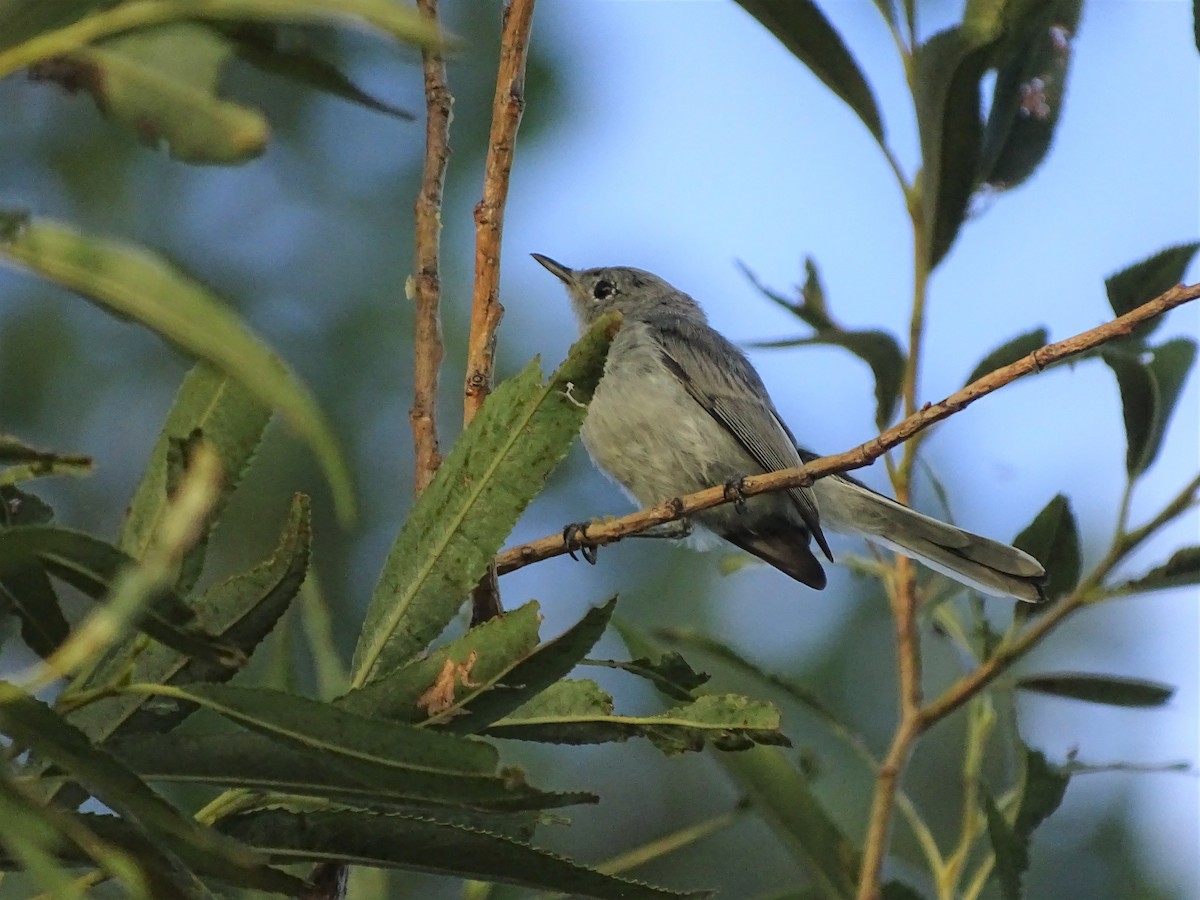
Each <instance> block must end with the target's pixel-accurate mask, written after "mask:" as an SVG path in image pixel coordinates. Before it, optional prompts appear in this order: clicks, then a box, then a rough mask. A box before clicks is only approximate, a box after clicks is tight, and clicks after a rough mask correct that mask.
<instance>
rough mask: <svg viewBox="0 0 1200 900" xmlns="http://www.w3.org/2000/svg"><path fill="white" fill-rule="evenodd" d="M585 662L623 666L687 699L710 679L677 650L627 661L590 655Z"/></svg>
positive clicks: (674, 696) (675, 697)
mask: <svg viewBox="0 0 1200 900" xmlns="http://www.w3.org/2000/svg"><path fill="white" fill-rule="evenodd" d="M584 664H585V665H589V666H606V667H607V668H610V669H621V670H622V671H625V672H628V673H629V674H630V675H636V676H638V677H639V678H645V679H646V680H647V681H649V682H650V683H651V684H653V685H654V686H655V687H656V688H658V689H659V690H660V691H661V692H662V693H663V694H665V695H666V696H668V697H670V698H671V699H672V700H682V701H684V702H685V703H686V702H690V701H692V700H695V699H696V698H695V697H694V696H693V695H692V691H694V690H696V689H697V688H699V687H701V686H702V685H704V684H706V683H707V682H708V680H709V676H708V675H707V674H706V673H704V672H697V671H696V670H695V669H693V668H692V667H691V665H690V664H689V663H688V661H687V660H686V659H684V658H683V657H682V656H680V655H679V654H678V653H676V652H675V651H674V650H670V651H668V652H666V653H664V654H662V655H661V656H660V657H658V658H657V659H650V658H649V657H646V656H643V657H640V658H638V659H633V660H630V661H628V662H625V661H622V660H617V659H589V660H584Z"/></svg>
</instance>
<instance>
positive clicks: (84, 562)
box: [0, 525, 242, 664]
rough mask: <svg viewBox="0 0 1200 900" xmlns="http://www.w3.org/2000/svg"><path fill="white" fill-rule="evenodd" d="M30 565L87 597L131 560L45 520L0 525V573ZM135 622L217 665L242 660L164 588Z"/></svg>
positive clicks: (105, 588)
mask: <svg viewBox="0 0 1200 900" xmlns="http://www.w3.org/2000/svg"><path fill="white" fill-rule="evenodd" d="M30 564H37V565H40V566H41V567H42V568H43V569H44V570H45V571H46V572H48V573H49V574H51V575H53V576H55V577H56V578H61V579H62V580H63V581H66V582H67V583H68V584H70V585H72V586H73V587H75V588H78V589H79V590H80V591H82V592H83V593H84V594H86V595H87V596H89V597H91V598H92V599H93V600H102V599H104V598H105V597H107V596H108V593H109V589H110V587H111V586H112V584H113V580H114V579H115V578H117V576H118V574H119V573H120V572H121V571H122V570H123V569H126V568H128V567H129V566H132V565H134V563H133V561H132V560H131V559H130V558H129V557H128V556H126V555H125V554H124V553H122V552H121V551H120V550H118V549H117V548H116V547H113V546H112V545H111V544H106V543H104V542H103V541H100V540H97V539H96V538H94V537H92V536H91V535H88V534H84V533H83V532H79V531H72V530H70V529H66V528H56V527H53V526H50V525H33V526H29V527H26V528H10V529H4V530H0V573H3V572H8V571H12V570H14V569H18V570H19V569H24V568H27V567H28V566H29V565H30ZM136 625H137V627H138V628H140V629H141V630H143V631H145V632H146V633H147V634H149V635H150V636H151V637H153V638H154V639H155V640H158V641H161V642H162V643H164V644H167V645H168V646H171V647H174V648H175V649H176V650H178V651H179V652H181V653H186V654H188V655H190V656H196V657H200V658H204V659H209V660H213V661H215V662H219V663H222V664H227V663H229V662H239V661H241V660H242V654H241V653H240V652H239V651H237V650H236V648H234V647H232V646H230V645H229V644H227V643H226V642H224V641H222V640H220V639H219V638H217V637H215V636H213V635H211V634H209V633H207V632H206V631H205V630H204V629H203V627H202V626H201V625H200V624H199V623H198V622H197V621H196V615H195V612H194V611H193V610H192V609H191V608H190V607H189V606H188V605H187V604H185V603H184V602H183V600H182V599H181V598H180V597H179V596H178V595H176V594H174V593H172V592H170V591H168V592H165V593H162V594H160V595H157V596H155V597H153V598H151V599H149V601H148V603H147V604H146V605H145V606H144V608H143V609H142V611H141V613H140V615H139V616H138V617H137V619H136Z"/></svg>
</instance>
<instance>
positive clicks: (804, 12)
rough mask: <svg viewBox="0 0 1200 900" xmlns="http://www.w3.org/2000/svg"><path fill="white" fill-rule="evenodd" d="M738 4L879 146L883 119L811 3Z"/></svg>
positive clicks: (749, 0) (747, 0)
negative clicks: (841, 103)
mask: <svg viewBox="0 0 1200 900" xmlns="http://www.w3.org/2000/svg"><path fill="white" fill-rule="evenodd" d="M738 5H739V6H741V7H742V8H743V9H744V10H746V12H748V13H750V15H752V16H754V18H756V19H758V21H759V22H760V23H761V24H762V25H763V26H764V27H765V28H766V29H767V30H768V31H770V32H771V34H773V35H774V36H775V37H776V38H777V39H778V40H779V42H780V43H781V44H783V46H784V47H786V48H787V49H788V51H789V52H790V53H791V54H792V55H793V56H795V57H796V58H797V59H799V60H800V61H801V62H802V63H804V64H805V65H806V66H808V68H809V70H810V71H811V72H812V73H813V74H814V75H816V76H817V77H818V78H819V79H821V81H822V82H823V83H824V84H825V86H826V87H827V88H829V89H830V90H831V91H833V92H834V93H835V94H837V96H838V97H840V98H841V99H842V100H843V101H844V102H845V103H846V105H847V106H849V107H850V108H851V109H852V110H854V112H855V113H856V114H857V115H858V117H859V118H860V119H861V120H862V122H863V124H864V125H866V126H867V129H868V130H869V131H870V132H871V134H872V135H874V137H875V140H877V141H878V142H879V143H880V144H881V145H882V144H883V143H884V134H883V119H882V118H881V117H880V115H879V107H878V106H877V105H876V103H875V97H874V95H873V94H872V93H871V87H870V85H869V84H868V83H867V79H866V77H865V76H864V75H863V73H862V70H861V69H859V67H858V63H857V62H855V59H854V56H853V54H851V52H850V51H849V50H848V49H847V48H846V45H845V43H844V42H843V41H842V38H841V35H839V34H838V33H837V31H836V29H834V27H833V26H832V25H830V24H829V20H828V19H826V18H825V16H824V14H823V13H822V12H821V10H820V9H819V8H818V7H817V6H816V4H814V3H812V2H811V0H738Z"/></svg>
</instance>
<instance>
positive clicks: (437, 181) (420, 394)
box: [406, 0, 454, 494]
mask: <svg viewBox="0 0 1200 900" xmlns="http://www.w3.org/2000/svg"><path fill="white" fill-rule="evenodd" d="M417 9H418V10H419V11H420V13H421V15H423V16H424V17H425V18H427V19H429V20H431V21H432V22H434V23H436V22H437V18H438V9H437V0H417ZM421 61H422V66H423V68H424V72H425V110H426V118H425V167H424V170H423V171H422V174H421V190H420V192H419V193H418V194H417V201H416V203H415V204H414V208H413V213H414V216H413V220H414V231H415V235H416V237H415V241H416V248H415V249H416V253H415V257H416V277H415V278H414V279H413V281H412V282H411V283H410V284H409V285H407V286H406V288H407V289H408V291H409V293H410V297H411V299H413V300H415V301H416V307H417V316H416V334H415V343H414V349H413V360H414V368H415V372H414V379H413V381H414V386H413V405H412V408H411V409H410V410H409V412H408V419H409V422H411V423H412V430H413V447H414V450H415V458H416V465H415V467H414V468H415V472H414V474H413V488H414V490H415V492H416V493H417V494H420V493H421V492H422V491H423V490H425V488H426V487H427V486H428V484H429V482H430V481H432V480H433V474H434V472H436V471H437V468H438V466H440V465H441V463H442V456H441V453H440V452H439V450H438V434H437V389H438V369H439V367H440V366H441V364H442V323H441V317H440V315H439V310H438V306H439V303H440V299H441V278H440V275H439V274H438V258H439V254H440V240H441V232H442V191H443V187H444V185H445V181H446V163H447V162H448V160H449V158H450V119H451V107H452V106H453V104H454V98H453V97H452V96H451V95H450V89H449V88H448V87H447V86H446V63H445V60H443V59H442V53H441V51H440V50H438V49H437V48H426V49H425V50H423V51H422V52H421Z"/></svg>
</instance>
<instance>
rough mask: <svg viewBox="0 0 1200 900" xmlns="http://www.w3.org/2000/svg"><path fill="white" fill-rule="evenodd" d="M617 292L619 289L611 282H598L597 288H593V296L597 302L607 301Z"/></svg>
mask: <svg viewBox="0 0 1200 900" xmlns="http://www.w3.org/2000/svg"><path fill="white" fill-rule="evenodd" d="M616 292H617V289H616V288H615V287H613V283H612V282H611V281H597V282H596V286H595V287H594V288H592V296H593V297H595V298H596V299H597V300H607V299H608V298H609V297H611V296H612V295H613V294H615V293H616Z"/></svg>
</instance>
